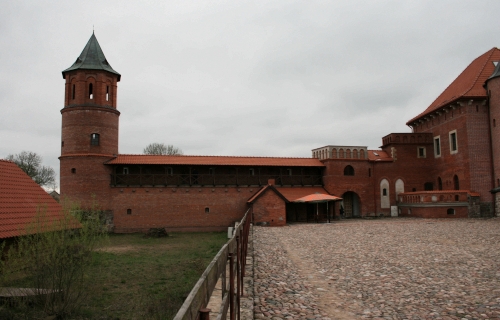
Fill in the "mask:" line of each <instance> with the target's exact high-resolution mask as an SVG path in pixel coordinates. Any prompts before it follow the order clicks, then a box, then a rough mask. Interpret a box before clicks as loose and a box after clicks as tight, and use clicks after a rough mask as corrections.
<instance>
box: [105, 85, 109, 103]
mask: <svg viewBox="0 0 500 320" xmlns="http://www.w3.org/2000/svg"><path fill="white" fill-rule="evenodd" d="M106 101H109V86H106Z"/></svg>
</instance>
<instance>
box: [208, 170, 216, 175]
mask: <svg viewBox="0 0 500 320" xmlns="http://www.w3.org/2000/svg"><path fill="white" fill-rule="evenodd" d="M214 173H215V168H208V174H209V175H211V176H213V175H214Z"/></svg>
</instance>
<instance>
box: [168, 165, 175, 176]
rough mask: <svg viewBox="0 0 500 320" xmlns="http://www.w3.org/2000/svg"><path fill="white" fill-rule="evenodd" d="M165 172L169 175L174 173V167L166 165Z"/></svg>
mask: <svg viewBox="0 0 500 320" xmlns="http://www.w3.org/2000/svg"><path fill="white" fill-rule="evenodd" d="M167 174H168V175H169V176H171V175H173V174H174V169H173V168H172V167H167Z"/></svg>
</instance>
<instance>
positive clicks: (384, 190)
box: [382, 188, 387, 196]
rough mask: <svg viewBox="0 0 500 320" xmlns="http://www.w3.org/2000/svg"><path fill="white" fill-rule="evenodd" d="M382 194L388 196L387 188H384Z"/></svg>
mask: <svg viewBox="0 0 500 320" xmlns="http://www.w3.org/2000/svg"><path fill="white" fill-rule="evenodd" d="M382 195H383V196H387V189H386V188H384V189H383V190H382Z"/></svg>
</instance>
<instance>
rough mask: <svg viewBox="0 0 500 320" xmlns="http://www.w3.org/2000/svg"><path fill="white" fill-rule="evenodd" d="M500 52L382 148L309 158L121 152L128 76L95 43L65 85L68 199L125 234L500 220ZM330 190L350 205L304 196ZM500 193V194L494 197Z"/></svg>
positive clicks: (345, 149)
mask: <svg viewBox="0 0 500 320" xmlns="http://www.w3.org/2000/svg"><path fill="white" fill-rule="evenodd" d="M499 60H500V50H499V49H497V48H493V49H491V50H490V51H488V52H486V53H485V54H483V55H481V56H480V57H478V58H477V59H475V60H474V61H473V62H472V63H471V64H470V65H469V66H468V67H467V68H466V69H465V70H464V71H463V72H462V73H461V74H460V75H459V76H458V77H457V79H456V80H455V81H454V82H453V83H451V84H450V86H449V87H448V88H446V90H445V91H444V92H443V93H442V94H441V95H440V96H439V97H438V98H437V99H436V100H435V101H434V102H433V103H432V104H431V105H430V106H429V107H428V108H427V109H426V110H425V111H424V112H422V113H421V114H419V115H418V116H416V117H415V118H413V119H411V120H410V121H408V122H407V125H408V126H410V127H411V128H412V133H391V134H389V135H387V136H385V137H383V138H382V146H381V149H380V150H368V149H367V147H364V146H333V145H329V146H325V147H321V148H316V149H313V150H312V157H311V158H273V157H223V156H157V155H123V154H119V152H118V128H119V116H120V112H119V111H118V109H117V103H116V99H117V83H118V82H119V81H120V77H121V76H120V74H119V73H118V72H116V71H115V70H114V69H113V68H112V67H111V65H110V64H109V63H108V61H107V60H106V58H105V56H104V53H103V51H102V50H101V48H100V46H99V43H98V42H97V39H96V37H95V35H94V34H92V36H91V38H90V40H89V41H88V43H87V45H86V46H85V48H84V50H83V51H82V53H81V54H80V56H79V57H78V58H77V60H76V61H75V63H74V64H73V65H72V66H71V67H70V68H68V69H66V70H64V71H63V72H62V74H63V78H64V79H65V80H66V85H65V100H64V101H65V102H64V108H63V109H62V110H61V114H62V140H61V157H60V165H61V168H60V174H61V183H60V185H61V196H62V197H66V198H71V199H73V200H76V201H78V202H80V203H81V204H82V206H84V207H86V206H91V205H92V202H93V201H97V203H98V205H99V207H101V208H102V209H103V210H107V211H109V213H110V214H111V215H112V216H113V224H114V228H115V231H116V232H133V231H144V230H147V229H148V228H150V227H166V228H167V229H171V230H222V229H224V228H226V227H227V226H229V225H231V224H232V223H233V222H234V221H237V220H238V219H239V218H240V217H242V215H243V214H244V213H245V211H246V210H248V209H250V210H252V212H253V216H254V219H255V221H256V222H257V223H266V224H269V225H284V224H286V222H287V221H321V220H328V219H330V218H332V217H333V216H334V215H337V216H338V214H339V211H340V208H342V211H343V212H344V213H345V216H346V217H362V216H380V215H384V216H390V215H408V216H420V217H478V216H492V215H494V214H495V213H496V214H497V215H500V209H499V206H498V205H495V198H497V202H499V201H500V200H499V199H500V198H499V196H500V192H498V191H500V145H499V141H500V136H499V135H500V133H498V129H497V128H496V120H497V119H500V66H497V62H498V61H499ZM313 193H324V194H331V195H335V196H339V197H342V199H343V200H342V202H340V203H338V202H337V203H335V202H326V203H321V204H318V205H315V204H307V203H296V202H294V201H295V200H296V199H299V198H301V197H304V196H307V195H310V194H313ZM497 195H498V196H497Z"/></svg>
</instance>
